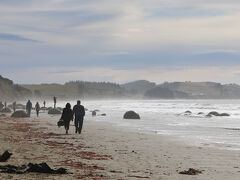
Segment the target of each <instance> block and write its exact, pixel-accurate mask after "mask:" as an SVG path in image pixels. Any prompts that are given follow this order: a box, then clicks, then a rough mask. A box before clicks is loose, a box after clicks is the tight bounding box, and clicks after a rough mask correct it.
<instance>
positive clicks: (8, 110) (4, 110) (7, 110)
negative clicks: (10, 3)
mask: <svg viewBox="0 0 240 180" xmlns="http://www.w3.org/2000/svg"><path fill="white" fill-rule="evenodd" d="M1 112H2V113H10V112H12V111H11V109H10V108H7V107H6V108H3V109H2V110H1Z"/></svg>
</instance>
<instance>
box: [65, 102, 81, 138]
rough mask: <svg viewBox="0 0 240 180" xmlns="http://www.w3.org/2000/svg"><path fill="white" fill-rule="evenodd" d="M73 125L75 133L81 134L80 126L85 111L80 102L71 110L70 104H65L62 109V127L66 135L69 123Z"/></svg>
mask: <svg viewBox="0 0 240 180" xmlns="http://www.w3.org/2000/svg"><path fill="white" fill-rule="evenodd" d="M74 116H75V118H74V124H75V133H79V134H81V132H82V125H83V117H84V116H85V109H84V106H82V105H81V101H79V100H78V101H77V104H76V105H75V106H74V107H73V110H72V109H71V104H70V103H67V104H66V107H65V108H64V109H63V112H62V116H61V119H62V120H63V122H64V127H65V130H66V134H68V130H69V124H70V121H71V120H72V121H73V117H74Z"/></svg>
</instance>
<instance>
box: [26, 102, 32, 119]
mask: <svg viewBox="0 0 240 180" xmlns="http://www.w3.org/2000/svg"><path fill="white" fill-rule="evenodd" d="M26 110H27V114H28V117H30V115H31V110H32V103H31V101H30V100H28V102H27V104H26Z"/></svg>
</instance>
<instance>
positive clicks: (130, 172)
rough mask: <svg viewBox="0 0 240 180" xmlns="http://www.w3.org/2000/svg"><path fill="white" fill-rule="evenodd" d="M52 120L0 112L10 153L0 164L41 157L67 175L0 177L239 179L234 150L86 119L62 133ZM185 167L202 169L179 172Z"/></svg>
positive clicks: (0, 148) (239, 160)
mask: <svg viewBox="0 0 240 180" xmlns="http://www.w3.org/2000/svg"><path fill="white" fill-rule="evenodd" d="M96 118H97V117H96ZM58 119H59V116H49V115H46V114H40V117H38V118H37V117H35V115H33V117H31V118H25V119H22V118H18V119H16V118H11V117H9V115H7V117H0V124H1V125H0V144H1V145H0V153H3V152H4V151H5V150H8V151H9V152H11V153H13V155H12V156H11V158H10V159H9V160H8V162H5V163H4V162H1V163H0V165H6V164H11V165H22V164H28V163H29V162H32V163H41V162H46V163H47V164H48V165H49V166H50V167H51V168H59V167H64V168H66V169H67V170H68V172H69V174H66V175H51V174H39V173H29V174H20V175H16V174H3V173H0V179H56V180H59V179H64V180H65V179H119V180H120V179H163V180H165V179H166V180H192V179H193V180H211V179H214V180H239V179H240V153H239V151H233V150H220V149H214V148H210V147H207V145H206V146H202V147H196V146H190V145H189V144H185V143H183V142H181V141H177V140H175V139H174V138H173V137H168V136H160V135H154V134H146V133H143V132H136V131H133V130H129V129H126V128H123V127H116V126H113V125H112V124H108V123H102V122H94V121H88V120H87V119H86V120H85V121H84V126H83V132H82V134H75V133H74V126H71V127H70V134H69V135H65V131H64V128H63V127H61V128H58V127H57V126H56V124H57V121H58ZM136 123H137V121H136ZM71 124H73V123H71ZM189 168H194V169H198V170H201V171H202V173H201V174H198V175H182V174H179V172H180V171H184V170H188V169H189Z"/></svg>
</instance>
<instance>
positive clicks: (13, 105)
mask: <svg viewBox="0 0 240 180" xmlns="http://www.w3.org/2000/svg"><path fill="white" fill-rule="evenodd" d="M16 106H17V104H16V101H14V102H13V104H12V108H13V112H15V111H16Z"/></svg>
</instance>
